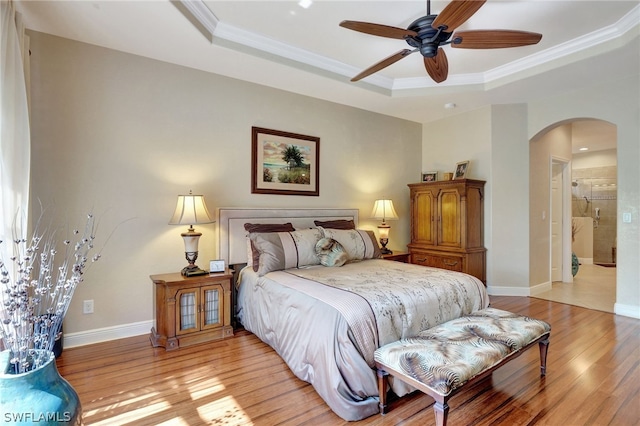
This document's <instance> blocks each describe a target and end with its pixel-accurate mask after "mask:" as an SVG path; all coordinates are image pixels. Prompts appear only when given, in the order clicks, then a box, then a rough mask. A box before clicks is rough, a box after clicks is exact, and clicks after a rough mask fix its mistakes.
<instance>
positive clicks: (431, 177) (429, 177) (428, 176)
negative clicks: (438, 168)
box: [422, 172, 438, 182]
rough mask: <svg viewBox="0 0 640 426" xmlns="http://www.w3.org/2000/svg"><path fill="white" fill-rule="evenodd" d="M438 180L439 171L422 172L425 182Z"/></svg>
mask: <svg viewBox="0 0 640 426" xmlns="http://www.w3.org/2000/svg"><path fill="white" fill-rule="evenodd" d="M437 180H438V172H427V173H423V174H422V181H423V182H435V181H437Z"/></svg>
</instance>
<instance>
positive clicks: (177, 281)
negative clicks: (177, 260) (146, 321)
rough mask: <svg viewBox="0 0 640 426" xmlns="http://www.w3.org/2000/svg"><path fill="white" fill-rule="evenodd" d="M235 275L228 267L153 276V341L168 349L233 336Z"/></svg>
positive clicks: (156, 344) (155, 344)
mask: <svg viewBox="0 0 640 426" xmlns="http://www.w3.org/2000/svg"><path fill="white" fill-rule="evenodd" d="M232 277H233V275H232V273H231V272H230V271H229V270H228V269H227V270H226V271H225V272H220V273H213V274H206V275H200V276H195V277H184V276H182V275H181V274H180V273H178V272H176V273H171V274H159V275H151V280H152V281H153V285H154V300H155V312H156V327H154V328H152V329H151V335H150V340H151V344H152V345H153V346H154V347H158V346H162V347H164V348H165V349H166V350H168V351H169V350H174V349H178V348H181V347H185V346H191V345H196V344H199V343H205V342H209V341H213V340H218V339H224V338H225V337H231V336H233V327H232V326H231V281H232Z"/></svg>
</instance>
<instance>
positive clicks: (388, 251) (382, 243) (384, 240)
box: [380, 238, 393, 254]
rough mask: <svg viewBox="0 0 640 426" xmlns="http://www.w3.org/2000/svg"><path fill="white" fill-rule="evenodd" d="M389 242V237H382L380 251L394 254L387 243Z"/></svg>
mask: <svg viewBox="0 0 640 426" xmlns="http://www.w3.org/2000/svg"><path fill="white" fill-rule="evenodd" d="M388 242H389V239H388V238H380V245H381V246H382V247H380V253H382V254H393V252H392V251H391V250H389V249H388V248H387V243H388Z"/></svg>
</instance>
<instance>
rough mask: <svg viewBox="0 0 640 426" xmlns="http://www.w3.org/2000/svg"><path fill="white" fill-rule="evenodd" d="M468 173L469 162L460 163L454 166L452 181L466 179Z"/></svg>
mask: <svg viewBox="0 0 640 426" xmlns="http://www.w3.org/2000/svg"><path fill="white" fill-rule="evenodd" d="M468 173H469V160H466V161H461V162H459V163H457V164H456V169H455V171H454V172H453V180H457V179H466V178H467V175H468Z"/></svg>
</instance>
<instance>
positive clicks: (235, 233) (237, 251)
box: [217, 207, 358, 265]
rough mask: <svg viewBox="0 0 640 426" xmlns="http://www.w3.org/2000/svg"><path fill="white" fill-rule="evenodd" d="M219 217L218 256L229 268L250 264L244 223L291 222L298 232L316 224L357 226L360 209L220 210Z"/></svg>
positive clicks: (223, 208) (224, 208)
mask: <svg viewBox="0 0 640 426" xmlns="http://www.w3.org/2000/svg"><path fill="white" fill-rule="evenodd" d="M217 213H218V226H219V228H218V233H219V234H218V235H219V237H218V244H219V246H218V255H219V257H220V259H224V260H225V262H227V264H228V265H233V264H237V263H246V262H247V242H246V236H247V232H246V231H245V229H244V224H245V223H286V222H291V223H292V224H293V226H294V227H295V228H297V229H301V228H311V227H313V226H315V225H314V223H313V221H314V220H334V219H347V220H353V221H354V223H355V224H356V226H357V225H358V209H274V208H271V209H266V208H227V207H220V208H219V209H218V211H217Z"/></svg>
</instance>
